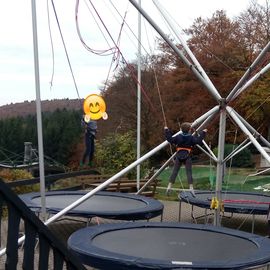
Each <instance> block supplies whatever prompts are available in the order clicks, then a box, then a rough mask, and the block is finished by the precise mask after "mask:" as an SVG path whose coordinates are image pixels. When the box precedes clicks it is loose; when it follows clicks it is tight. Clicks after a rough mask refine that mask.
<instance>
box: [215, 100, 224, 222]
mask: <svg viewBox="0 0 270 270" xmlns="http://www.w3.org/2000/svg"><path fill="white" fill-rule="evenodd" d="M225 130H226V110H225V105H224V104H222V105H221V111H220V118H219V137H218V157H217V174H216V198H217V201H218V202H221V199H222V198H221V190H222V181H223V159H224V145H225ZM214 225H215V226H220V204H219V205H218V207H217V209H215V215H214Z"/></svg>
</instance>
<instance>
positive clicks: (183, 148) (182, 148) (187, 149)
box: [176, 147, 192, 153]
mask: <svg viewBox="0 0 270 270" xmlns="http://www.w3.org/2000/svg"><path fill="white" fill-rule="evenodd" d="M180 150H186V151H188V152H189V153H190V152H191V150H192V148H187V147H177V148H176V151H180Z"/></svg>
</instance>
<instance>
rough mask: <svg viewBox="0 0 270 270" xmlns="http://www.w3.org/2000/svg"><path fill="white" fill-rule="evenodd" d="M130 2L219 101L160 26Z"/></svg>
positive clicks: (216, 97)
mask: <svg viewBox="0 0 270 270" xmlns="http://www.w3.org/2000/svg"><path fill="white" fill-rule="evenodd" d="M129 2H131V4H132V5H133V6H134V7H135V8H136V9H137V10H139V11H140V13H141V14H142V15H143V16H144V18H145V19H146V20H147V21H148V22H149V23H150V24H151V25H152V26H153V27H154V29H155V30H156V31H157V32H158V33H159V34H160V36H161V37H162V38H163V39H164V40H165V41H166V42H167V43H168V45H169V46H170V47H171V48H172V49H173V50H174V52H175V53H176V54H177V55H178V56H179V57H180V58H181V59H182V61H183V62H184V63H185V64H186V65H187V67H189V68H190V69H191V71H192V72H193V73H194V74H195V76H196V77H197V78H198V79H199V81H200V82H201V83H202V84H203V85H204V86H205V87H206V89H207V90H208V91H209V92H210V93H211V94H212V96H213V97H214V98H215V99H216V100H217V101H218V102H219V101H220V95H219V94H218V92H216V91H215V90H214V89H212V87H211V85H209V83H208V82H207V81H205V79H204V78H203V76H202V74H201V73H200V72H199V71H198V70H197V68H196V67H195V66H194V65H193V64H192V63H190V61H189V60H188V59H187V58H186V57H185V56H184V54H183V53H182V52H181V51H180V50H179V49H178V48H177V46H176V45H175V44H173V43H172V42H171V40H170V39H169V38H168V36H167V35H166V34H165V33H164V32H163V31H162V30H161V28H160V27H159V26H158V25H157V24H156V23H155V22H154V21H153V20H152V19H151V17H150V16H148V14H147V13H146V12H145V11H144V10H143V9H142V8H141V7H139V6H138V4H137V3H136V1H134V0H129Z"/></svg>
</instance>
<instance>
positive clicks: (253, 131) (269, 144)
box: [234, 111, 270, 148]
mask: <svg viewBox="0 0 270 270" xmlns="http://www.w3.org/2000/svg"><path fill="white" fill-rule="evenodd" d="M234 112H235V113H236V115H237V116H238V118H239V119H240V120H241V121H242V122H243V124H244V125H245V126H246V127H247V128H248V130H249V131H250V132H252V133H254V134H255V135H256V136H257V137H259V139H260V140H261V141H262V142H263V143H264V144H265V145H266V146H267V147H269V148H270V143H269V141H268V140H266V139H265V138H264V137H263V136H262V135H261V134H260V133H259V132H258V131H257V130H256V129H255V128H254V127H252V126H251V125H250V124H249V123H248V122H247V121H246V120H245V119H244V118H243V117H242V116H241V115H240V114H239V113H237V112H236V111H234Z"/></svg>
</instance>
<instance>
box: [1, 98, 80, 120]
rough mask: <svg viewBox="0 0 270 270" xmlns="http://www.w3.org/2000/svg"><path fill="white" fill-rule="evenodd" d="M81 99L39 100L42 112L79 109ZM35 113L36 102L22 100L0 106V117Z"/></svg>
mask: <svg viewBox="0 0 270 270" xmlns="http://www.w3.org/2000/svg"><path fill="white" fill-rule="evenodd" d="M82 103H83V99H82V100H81V101H80V100H79V99H54V100H44V101H42V102H41V110H42V112H48V111H49V112H50V111H55V110H56V109H64V108H66V109H67V110H81V109H82ZM29 114H30V115H32V114H36V102H35V101H30V102H29V101H24V102H21V103H15V104H13V103H11V104H8V105H4V106H1V107H0V119H5V118H10V117H17V116H26V115H29Z"/></svg>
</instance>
